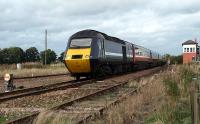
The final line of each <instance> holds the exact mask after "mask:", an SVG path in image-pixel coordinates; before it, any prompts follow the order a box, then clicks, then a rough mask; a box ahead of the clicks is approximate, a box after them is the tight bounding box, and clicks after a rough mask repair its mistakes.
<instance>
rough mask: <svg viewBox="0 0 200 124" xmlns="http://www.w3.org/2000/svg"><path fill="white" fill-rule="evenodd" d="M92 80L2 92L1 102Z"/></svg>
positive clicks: (0, 95) (75, 85) (79, 84)
mask: <svg viewBox="0 0 200 124" xmlns="http://www.w3.org/2000/svg"><path fill="white" fill-rule="evenodd" d="M91 81H92V80H86V79H82V80H80V81H75V80H72V81H67V82H60V83H55V84H49V85H45V86H39V87H33V88H27V89H23V90H15V91H12V92H5V93H0V103H1V102H3V101H7V100H12V99H16V98H20V97H25V96H30V95H38V94H42V93H45V92H50V91H56V90H61V89H65V88H73V87H78V86H81V85H83V84H87V83H90V82H91Z"/></svg>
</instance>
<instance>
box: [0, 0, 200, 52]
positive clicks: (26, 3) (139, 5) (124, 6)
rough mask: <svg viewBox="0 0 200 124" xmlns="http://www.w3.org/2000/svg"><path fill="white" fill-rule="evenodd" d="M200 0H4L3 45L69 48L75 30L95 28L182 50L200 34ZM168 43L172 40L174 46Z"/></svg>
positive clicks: (0, 10)
mask: <svg viewBox="0 0 200 124" xmlns="http://www.w3.org/2000/svg"><path fill="white" fill-rule="evenodd" d="M199 4H200V2H199V1H198V0H190V1H189V2H188V0H182V1H181V3H180V1H179V0H167V1H166V0H155V1H147V0H132V1H130V0H123V1H121V0H109V1H106V2H105V1H97V0H84V1H83V0H67V1H65V0H40V1H37V2H36V1H34V0H15V1H13V0H1V1H0V14H1V17H2V18H1V19H0V47H1V48H5V47H9V46H14V45H16V46H19V47H22V48H24V49H26V48H28V47H31V46H33V45H34V46H36V47H38V48H39V50H43V49H44V30H45V29H48V32H49V33H48V42H49V44H48V47H49V48H52V49H54V50H56V52H57V53H59V52H61V51H63V50H65V47H66V44H67V39H68V38H69V36H70V35H72V34H73V33H75V32H76V31H79V30H83V29H89V28H90V29H95V30H99V31H102V32H105V33H107V34H109V35H112V36H116V37H119V38H121V39H124V40H128V41H131V42H133V43H136V44H140V45H143V46H145V47H147V48H151V49H155V48H156V50H157V51H160V52H162V53H171V54H181V43H182V42H183V41H184V40H188V39H192V38H194V37H197V38H199V33H198V31H199V28H200V27H199V26H200V20H199V19H200V18H199V17H200V11H199V7H198V5H199ZM169 44H172V45H171V46H170V47H168V46H169Z"/></svg>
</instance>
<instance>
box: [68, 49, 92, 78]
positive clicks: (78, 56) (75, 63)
mask: <svg viewBox="0 0 200 124" xmlns="http://www.w3.org/2000/svg"><path fill="white" fill-rule="evenodd" d="M90 52H91V48H80V49H68V50H67V52H66V58H65V63H66V65H67V68H68V70H69V71H70V72H71V73H74V74H75V73H90V72H91V68H90Z"/></svg>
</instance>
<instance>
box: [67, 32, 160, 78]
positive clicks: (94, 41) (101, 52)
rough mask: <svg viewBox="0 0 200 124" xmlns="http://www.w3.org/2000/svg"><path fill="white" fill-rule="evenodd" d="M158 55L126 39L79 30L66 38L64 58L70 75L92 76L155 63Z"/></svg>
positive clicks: (77, 76) (78, 76)
mask: <svg viewBox="0 0 200 124" xmlns="http://www.w3.org/2000/svg"><path fill="white" fill-rule="evenodd" d="M161 61H162V60H161V57H160V56H159V55H158V54H156V53H154V52H152V51H150V50H148V49H146V48H143V47H140V46H137V45H134V44H132V43H130V42H127V41H124V40H121V39H119V38H116V37H111V36H108V35H106V34H105V33H101V32H98V31H95V30H83V31H80V32H77V33H75V34H74V35H72V36H71V37H70V38H69V41H68V45H67V48H66V51H65V57H64V62H65V65H66V67H67V68H68V70H69V72H70V73H71V74H72V76H75V77H76V79H80V77H81V76H85V77H96V76H103V75H107V74H115V73H122V72H127V71H132V70H135V69H138V68H146V67H151V66H157V65H158V64H159V63H160V64H162V63H161Z"/></svg>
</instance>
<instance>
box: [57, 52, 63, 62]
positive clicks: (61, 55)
mask: <svg viewBox="0 0 200 124" xmlns="http://www.w3.org/2000/svg"><path fill="white" fill-rule="evenodd" d="M63 58H64V52H62V53H61V54H60V57H58V59H59V60H60V61H61V62H63Z"/></svg>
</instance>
